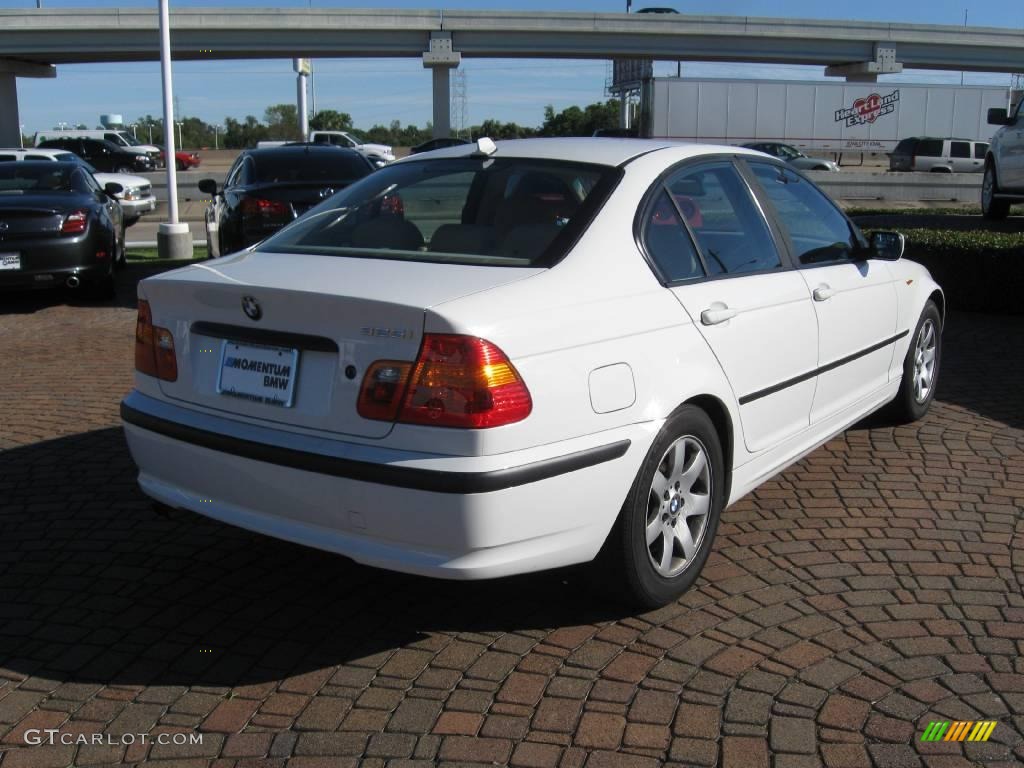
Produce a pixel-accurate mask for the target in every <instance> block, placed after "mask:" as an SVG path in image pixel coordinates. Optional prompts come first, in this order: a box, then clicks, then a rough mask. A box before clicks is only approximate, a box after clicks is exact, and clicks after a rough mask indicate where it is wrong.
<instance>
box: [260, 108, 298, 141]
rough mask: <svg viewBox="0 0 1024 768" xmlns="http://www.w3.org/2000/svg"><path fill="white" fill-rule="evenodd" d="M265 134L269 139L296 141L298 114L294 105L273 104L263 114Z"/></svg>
mask: <svg viewBox="0 0 1024 768" xmlns="http://www.w3.org/2000/svg"><path fill="white" fill-rule="evenodd" d="M263 122H265V123H266V124H267V133H268V135H269V136H270V138H271V139H282V140H284V141H297V140H298V138H299V112H298V109H297V108H296V106H295V105H294V104H274V105H273V106H270V107H267V109H266V111H265V112H264V113H263Z"/></svg>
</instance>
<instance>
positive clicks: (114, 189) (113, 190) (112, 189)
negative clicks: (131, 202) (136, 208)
mask: <svg viewBox="0 0 1024 768" xmlns="http://www.w3.org/2000/svg"><path fill="white" fill-rule="evenodd" d="M103 191H104V192H106V193H107V194H108V195H110V196H111V197H115V196H117V195H120V194H121V193H122V192H124V187H122V186H121V185H120V184H118V183H117V182H116V181H108V182H107V183H106V184H104V185H103Z"/></svg>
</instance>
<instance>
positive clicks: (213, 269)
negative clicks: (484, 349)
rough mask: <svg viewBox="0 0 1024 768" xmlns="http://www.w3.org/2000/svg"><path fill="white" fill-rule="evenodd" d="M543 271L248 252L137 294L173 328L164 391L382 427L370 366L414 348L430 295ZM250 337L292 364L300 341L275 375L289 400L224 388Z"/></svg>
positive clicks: (435, 298)
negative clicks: (173, 360) (369, 399)
mask: <svg viewBox="0 0 1024 768" xmlns="http://www.w3.org/2000/svg"><path fill="white" fill-rule="evenodd" d="M541 271H543V270H541V269H516V268H507V267H476V266H465V265H452V264H429V263H421V262H405V261H389V260H382V259H357V258H344V257H334V256H311V255H298V254H276V253H274V254H270V253H259V252H250V253H241V254H238V255H236V256H232V257H228V258H226V259H221V260H218V261H214V262H211V263H209V264H197V265H194V266H190V267H186V268H184V269H180V270H175V271H174V272H168V273H165V274H163V275H158V276H156V277H152V278H149V279H148V280H146V281H144V282H143V283H142V286H141V290H140V296H141V297H142V298H145V299H147V300H148V301H149V302H150V307H151V308H152V311H153V323H154V324H155V325H158V326H162V327H164V328H168V329H170V330H171V332H172V333H173V335H174V344H175V352H176V356H177V364H178V378H177V380H176V381H174V382H168V381H160V388H161V390H162V392H163V393H164V394H165V395H166V396H167V397H169V398H173V399H176V400H181V401H185V402H189V403H194V404H196V405H201V406H205V407H208V408H212V409H216V410H218V411H223V412H225V413H229V414H232V415H236V416H240V417H243V418H245V419H250V420H253V421H259V422H262V423H272V424H277V425H280V426H282V427H285V428H297V429H299V430H303V431H307V430H308V431H315V432H322V433H331V434H337V435H350V436H358V437H364V438H382V437H385V436H387V434H388V433H389V432H390V431H391V428H392V426H393V424H392V422H384V421H373V420H369V419H364V418H362V417H361V416H359V414H358V413H357V411H356V404H357V399H358V396H359V390H360V385H361V383H362V380H363V376H364V374H365V373H366V370H367V368H369V366H370V365H371V364H372V363H373V362H375V361H377V360H403V361H412V360H415V359H416V355H417V353H418V352H419V348H420V343H421V341H422V334H423V320H424V312H425V310H426V309H427V308H428V307H432V306H436V305H438V304H441V303H443V302H446V301H450V300H452V299H456V298H459V297H461V296H466V295H468V294H471V293H476V292H479V291H484V290H487V289H489V288H494V287H497V286H499V285H503V284H506V283H509V282H512V281H515V280H521V279H524V278H527V277H529V276H531V275H534V274H537V273H538V272H541ZM246 297H249V299H250V300H255V302H256V303H257V304H258V305H259V308H260V314H259V318H258V319H256V320H254V319H252V317H251V316H250V315H248V314H247V313H246V312H245V311H244V310H243V301H245V300H246ZM250 309H251V302H250ZM253 314H255V312H254V313H253ZM235 344H242V345H243V347H241V348H239V347H236V346H235ZM252 347H255V348H257V349H263V350H264V352H262V353H259V354H254V355H253V356H252V357H251V358H250V359H255V358H257V357H259V355H260V354H270V353H273V354H277V352H276V351H275V350H271V352H269V353H268V352H266V351H265V350H266V349H267V348H277V349H279V350H283V351H282V352H281V353H280V354H278V356H277V358H276V359H277V361H278V362H280V363H281V364H282V365H285V366H286V367H290V366H291V360H292V358H291V352H290V351H291V350H293V349H294V350H297V361H296V364H295V369H294V372H292V371H288V372H287V375H286V376H283V377H279V378H283V379H287V380H288V381H291V382H292V383H291V388H292V389H291V394H292V404H291V405H290V406H288V407H284V406H280V405H273V404H269V403H266V402H257V401H253V400H250V399H244V398H243V397H239V396H234V395H231V394H224V393H222V392H219V391H218V390H219V389H224V388H226V386H227V385H226V384H225V383H224V382H225V381H227V379H222V378H221V377H222V369H223V367H224V365H225V363H224V360H225V359H227V358H232V359H240V358H241V359H245V358H246V356H247V354H248V353H249V352H252V349H251V348H252ZM264 359H265V358H264ZM232 365H233V363H232V362H231V361H229V362H228V366H229V368H230V367H231V366H232ZM261 372H262V371H255V372H253V373H252V375H253V376H257V375H259V374H260V373H261ZM280 372H281V370H280V369H274V370H271V371H270V374H271V375H276V374H277V373H280ZM234 375H235V374H234V373H232V371H230V370H228V377H229V378H231V380H232V381H234V380H235V379H234V378H233V377H234ZM245 375H246V376H249V375H250V374H248V373H247V374H245ZM222 385H223V386H222ZM250 385H251V381H250V382H249V384H247V385H246V386H250ZM268 386H269V384H268ZM274 386H276V384H275V385H274ZM282 390H283V391H282V399H284V395H285V393H286V391H287V390H285V389H284V388H283V387H282Z"/></svg>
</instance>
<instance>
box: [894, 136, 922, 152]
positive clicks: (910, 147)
mask: <svg viewBox="0 0 1024 768" xmlns="http://www.w3.org/2000/svg"><path fill="white" fill-rule="evenodd" d="M915 144H917V139H903V140H902V141H900V143H899V144H897V145H896V149H894V150H893V151H892V153H893V154H894V155H912V154H914V145H915Z"/></svg>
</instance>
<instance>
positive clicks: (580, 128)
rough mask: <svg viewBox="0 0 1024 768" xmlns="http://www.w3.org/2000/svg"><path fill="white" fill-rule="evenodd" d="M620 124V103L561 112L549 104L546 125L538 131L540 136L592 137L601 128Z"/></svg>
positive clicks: (573, 108)
mask: <svg viewBox="0 0 1024 768" xmlns="http://www.w3.org/2000/svg"><path fill="white" fill-rule="evenodd" d="M618 124H619V102H618V101H617V100H616V99H609V100H608V101H605V102H597V103H596V104H588V105H587V106H586V107H585V108H583V109H580V108H579V107H577V106H575V105H573V106H571V107H566V108H565V109H563V110H562V111H561V112H555V108H554V107H553V106H551V105H550V104H548V106H546V107H545V108H544V123H543V124H542V125H541V127H540V129H539V130H538V134H539V135H540V136H592V135H593V134H594V131H596V130H598V129H600V128H614V127H616V126H617V125H618Z"/></svg>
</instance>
